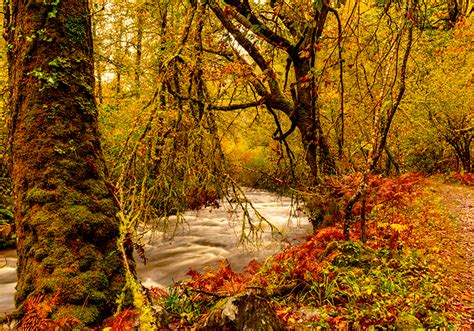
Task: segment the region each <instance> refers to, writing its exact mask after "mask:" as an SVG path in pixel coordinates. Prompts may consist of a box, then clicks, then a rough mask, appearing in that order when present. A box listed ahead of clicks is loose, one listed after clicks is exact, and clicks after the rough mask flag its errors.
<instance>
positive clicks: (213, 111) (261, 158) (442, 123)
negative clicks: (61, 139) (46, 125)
mask: <svg viewBox="0 0 474 331" xmlns="http://www.w3.org/2000/svg"><path fill="white" fill-rule="evenodd" d="M249 6H250V7H252V14H251V15H250V14H248V13H249V12H250V7H249ZM318 6H323V5H322V3H321V4H319V3H318V2H317V1H316V2H314V3H313V2H306V1H296V2H292V3H291V4H290V3H288V4H287V3H278V2H276V3H273V2H271V3H270V4H266V3H263V2H255V3H252V4H251V5H250V4H249V3H247V2H245V1H244V2H242V3H241V2H239V1H236V2H233V1H227V2H226V3H225V4H222V5H220V6H218V5H215V6H214V5H209V6H207V5H204V4H196V3H193V2H190V3H189V4H188V3H186V2H173V1H168V2H167V1H163V2H158V3H150V2H146V1H139V2H135V1H130V2H117V3H115V2H114V1H106V2H94V3H92V15H93V16H92V18H93V33H94V47H95V49H94V57H95V72H96V91H95V92H96V98H97V102H98V105H99V108H100V123H101V129H102V130H101V131H102V138H103V141H104V145H105V151H106V156H107V159H108V160H109V162H108V163H109V164H110V172H111V174H110V175H111V181H112V182H113V183H114V184H116V185H117V187H118V189H119V191H120V194H119V196H120V199H122V200H123V201H122V202H123V203H124V204H125V205H126V207H125V208H127V209H133V210H134V212H133V213H137V218H142V217H141V216H138V214H142V213H143V216H144V217H145V219H144V220H146V219H148V218H149V217H154V216H151V215H152V214H154V213H157V214H158V215H168V214H170V213H175V212H176V211H182V210H185V209H189V208H193V207H197V206H200V205H204V204H206V203H210V202H212V201H213V200H215V198H216V197H220V196H222V194H224V192H226V191H227V186H228V183H229V182H238V183H240V184H243V185H246V186H254V187H262V188H269V189H280V190H281V189H282V188H284V187H286V188H288V187H305V186H308V185H313V184H315V183H316V184H317V183H321V182H322V181H323V179H324V176H325V175H326V174H337V175H350V174H353V173H355V172H360V173H364V171H366V169H367V168H370V171H371V172H374V173H381V174H385V175H392V174H400V173H403V172H406V171H420V172H423V173H428V174H429V173H431V174H432V173H437V172H449V171H463V172H471V171H472V165H471V153H472V147H471V142H472V136H473V135H472V132H473V118H472V104H473V102H472V83H473V82H472V79H473V75H472V63H473V59H472V57H473V55H472V43H471V38H472V33H473V32H472V24H470V16H469V13H470V12H469V11H470V7H469V4H468V2H465V1H457V0H453V1H445V2H431V1H425V2H419V3H418V2H416V3H413V4H404V3H391V2H390V3H372V2H367V3H365V2H359V1H357V2H353V3H350V2H347V3H337V4H334V8H332V7H330V8H331V9H330V10H327V11H326V12H325V13H324V15H321V16H320V17H317V15H316V16H315V17H313V16H314V15H313V16H311V13H312V12H313V11H314V9H315V8H316V9H317V8H318ZM336 9H337V10H336ZM213 13H215V15H214V14H213ZM219 15H224V16H222V17H219ZM245 16H247V17H245ZM226 24H227V26H226ZM234 28H235V29H236V30H235V31H233V30H232V29H234ZM408 31H410V32H408ZM309 32H312V33H313V35H309ZM408 34H410V37H408ZM34 38H41V36H40V35H38V36H34ZM239 38H240V39H239ZM315 38H316V39H315ZM408 38H410V40H409V41H408ZM286 43H287V44H288V45H286ZM294 52H297V54H293V53H294ZM404 57H407V59H406V61H404ZM2 58H3V60H4V61H3V68H4V70H3V71H2V72H3V74H2V77H1V79H2V81H3V86H8V84H7V78H6V73H7V70H6V69H7V63H6V57H5V55H4V56H3V57H2ZM259 61H262V62H263V63H259ZM295 62H296V63H295ZM49 78H50V79H52V80H54V77H49ZM45 79H47V78H45ZM52 84H54V82H52ZM305 107H306V108H309V109H306V110H304V111H302V110H301V109H304V108H305ZM2 123H3V127H4V129H3V131H2V132H3V138H4V139H3V140H4V143H3V144H2V151H3V155H5V152H6V146H7V145H8V143H7V135H6V131H7V116H6V112H4V115H3V116H2ZM302 123H306V124H302ZM305 125H306V126H308V127H309V128H305ZM295 127H296V128H297V130H295ZM313 149H314V151H313ZM312 154H314V155H312ZM3 159H4V161H5V157H3ZM369 159H370V160H369ZM374 161H375V162H374ZM3 169H4V170H3V172H4V177H3V178H4V179H3V181H4V184H2V187H3V188H4V189H6V187H7V186H8V184H7V182H8V180H7V178H8V175H7V172H6V167H5V162H4V166H3ZM5 180H6V181H5ZM140 196H146V197H147V199H146V200H147V202H146V203H145V202H143V201H142V202H138V201H139V200H140ZM142 200H143V199H142ZM150 213H151V214H150Z"/></svg>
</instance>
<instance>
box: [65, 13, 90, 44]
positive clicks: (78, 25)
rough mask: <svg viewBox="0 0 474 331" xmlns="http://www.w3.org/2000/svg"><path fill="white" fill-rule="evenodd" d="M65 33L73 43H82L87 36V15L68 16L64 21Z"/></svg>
mask: <svg viewBox="0 0 474 331" xmlns="http://www.w3.org/2000/svg"><path fill="white" fill-rule="evenodd" d="M66 35H67V37H68V39H69V40H70V41H72V42H73V43H77V44H81V43H84V41H85V40H86V37H87V16H86V15H80V16H69V17H68V18H67V21H66Z"/></svg>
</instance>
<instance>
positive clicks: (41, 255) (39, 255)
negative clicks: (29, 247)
mask: <svg viewBox="0 0 474 331" xmlns="http://www.w3.org/2000/svg"><path fill="white" fill-rule="evenodd" d="M46 257H48V252H47V250H46V249H44V248H38V249H36V250H35V259H36V260H38V261H42V260H44V259H45V258H46Z"/></svg>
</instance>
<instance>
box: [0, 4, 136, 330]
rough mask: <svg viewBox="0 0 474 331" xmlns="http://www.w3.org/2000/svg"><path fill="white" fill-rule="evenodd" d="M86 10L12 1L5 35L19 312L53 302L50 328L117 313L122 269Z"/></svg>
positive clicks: (87, 322) (89, 322)
mask: <svg viewBox="0 0 474 331" xmlns="http://www.w3.org/2000/svg"><path fill="white" fill-rule="evenodd" d="M88 5H89V4H88V1H87V0H61V1H20V0H12V1H11V2H10V4H9V5H7V6H8V8H7V10H6V14H7V17H6V21H7V26H6V27H5V28H6V31H7V41H8V43H9V45H10V51H9V64H10V72H9V73H10V80H11V87H12V89H11V104H10V107H11V109H10V112H11V113H10V116H11V125H10V135H11V138H12V139H11V140H12V177H13V187H14V189H13V196H14V207H15V223H16V232H17V253H18V285H17V288H16V289H17V293H16V297H15V302H16V306H17V310H18V313H19V314H20V317H21V316H24V315H25V314H26V315H27V314H28V311H26V308H25V307H26V305H25V302H28V300H29V299H30V300H31V299H34V298H36V299H37V298H42V301H43V302H49V303H51V302H53V301H54V302H55V305H54V306H53V307H51V308H52V309H51V312H50V314H49V316H48V318H50V319H51V320H53V321H58V320H64V319H71V320H74V321H76V322H77V323H80V324H82V325H95V324H97V323H98V322H100V321H101V320H102V319H103V318H104V317H105V316H107V315H110V314H111V313H112V311H113V310H114V306H115V305H116V300H117V296H118V295H119V294H120V293H121V291H122V289H123V287H124V285H125V267H124V259H123V256H122V254H121V253H120V250H119V249H118V245H117V239H118V238H119V234H120V231H119V221H118V219H117V217H116V214H117V212H118V207H117V205H116V203H115V201H116V199H115V198H114V195H113V190H112V189H111V188H110V185H108V184H107V181H106V172H107V169H106V166H105V163H104V158H103V154H102V149H101V144H100V141H99V131H98V124H97V107H96V104H95V101H94V97H93V91H94V68H93V53H92V51H93V46H92V34H91V22H90V11H89V6H88ZM132 266H133V264H132ZM52 298H55V299H54V300H53V301H52Z"/></svg>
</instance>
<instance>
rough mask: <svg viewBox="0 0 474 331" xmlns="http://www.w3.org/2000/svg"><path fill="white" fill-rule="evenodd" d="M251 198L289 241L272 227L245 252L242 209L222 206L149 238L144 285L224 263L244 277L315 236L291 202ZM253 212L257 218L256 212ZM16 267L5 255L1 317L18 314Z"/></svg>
mask: <svg viewBox="0 0 474 331" xmlns="http://www.w3.org/2000/svg"><path fill="white" fill-rule="evenodd" d="M245 195H246V197H247V199H248V200H249V201H251V202H252V204H253V206H254V208H255V209H256V210H257V211H258V212H259V213H260V214H261V215H262V216H264V217H265V218H266V219H267V220H268V221H270V222H272V224H273V225H275V226H276V227H277V228H278V229H280V231H281V232H282V233H283V238H281V237H276V239H275V238H272V236H271V234H270V233H268V229H269V227H268V226H267V227H266V228H267V231H266V232H265V233H264V234H263V235H262V238H261V240H260V242H259V244H258V245H256V246H252V245H244V246H242V245H241V246H239V239H240V235H241V229H242V211H241V209H239V208H236V206H229V204H227V203H221V207H220V208H217V209H216V208H205V209H201V210H199V211H188V212H186V213H184V215H183V217H184V219H185V223H184V224H183V225H182V226H180V227H178V228H177V229H176V231H174V235H173V236H172V235H170V234H169V233H168V234H167V233H163V232H159V231H158V232H156V231H155V232H154V233H153V234H152V235H146V236H145V238H146V240H145V254H146V258H147V261H146V265H144V264H143V263H142V261H141V259H140V258H138V257H137V258H136V260H137V271H138V275H139V277H140V278H141V280H142V282H143V284H144V285H145V286H162V287H166V286H169V285H171V284H173V282H174V281H179V280H182V279H185V278H186V277H187V276H186V275H185V274H186V273H187V271H188V270H189V269H190V268H193V269H196V270H198V271H202V270H205V269H206V268H207V267H208V266H210V267H212V266H215V265H216V263H217V262H218V261H220V260H223V259H227V260H228V261H229V263H230V264H231V266H232V268H233V269H234V270H237V271H240V270H242V268H243V267H245V266H246V265H247V264H248V263H249V262H250V261H251V260H252V259H257V260H259V261H262V260H263V259H265V258H266V257H268V256H270V255H271V254H273V253H275V252H277V251H279V250H281V249H282V248H284V247H285V246H286V245H288V244H289V243H296V242H299V241H302V240H303V239H304V237H305V235H307V234H308V233H309V231H310V228H311V227H310V225H309V224H308V221H307V220H306V217H304V215H303V214H302V213H296V212H295V209H294V208H293V207H292V203H291V199H289V198H286V197H280V196H278V195H276V194H273V193H269V192H267V191H263V190H250V189H246V190H245ZM249 212H250V214H251V215H254V213H253V211H252V210H249ZM170 221H171V222H173V221H176V218H175V217H173V218H171V219H170ZM15 264H16V256H15V251H14V250H6V251H0V313H2V312H8V311H11V310H13V295H14V292H15V285H16V271H15Z"/></svg>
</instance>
